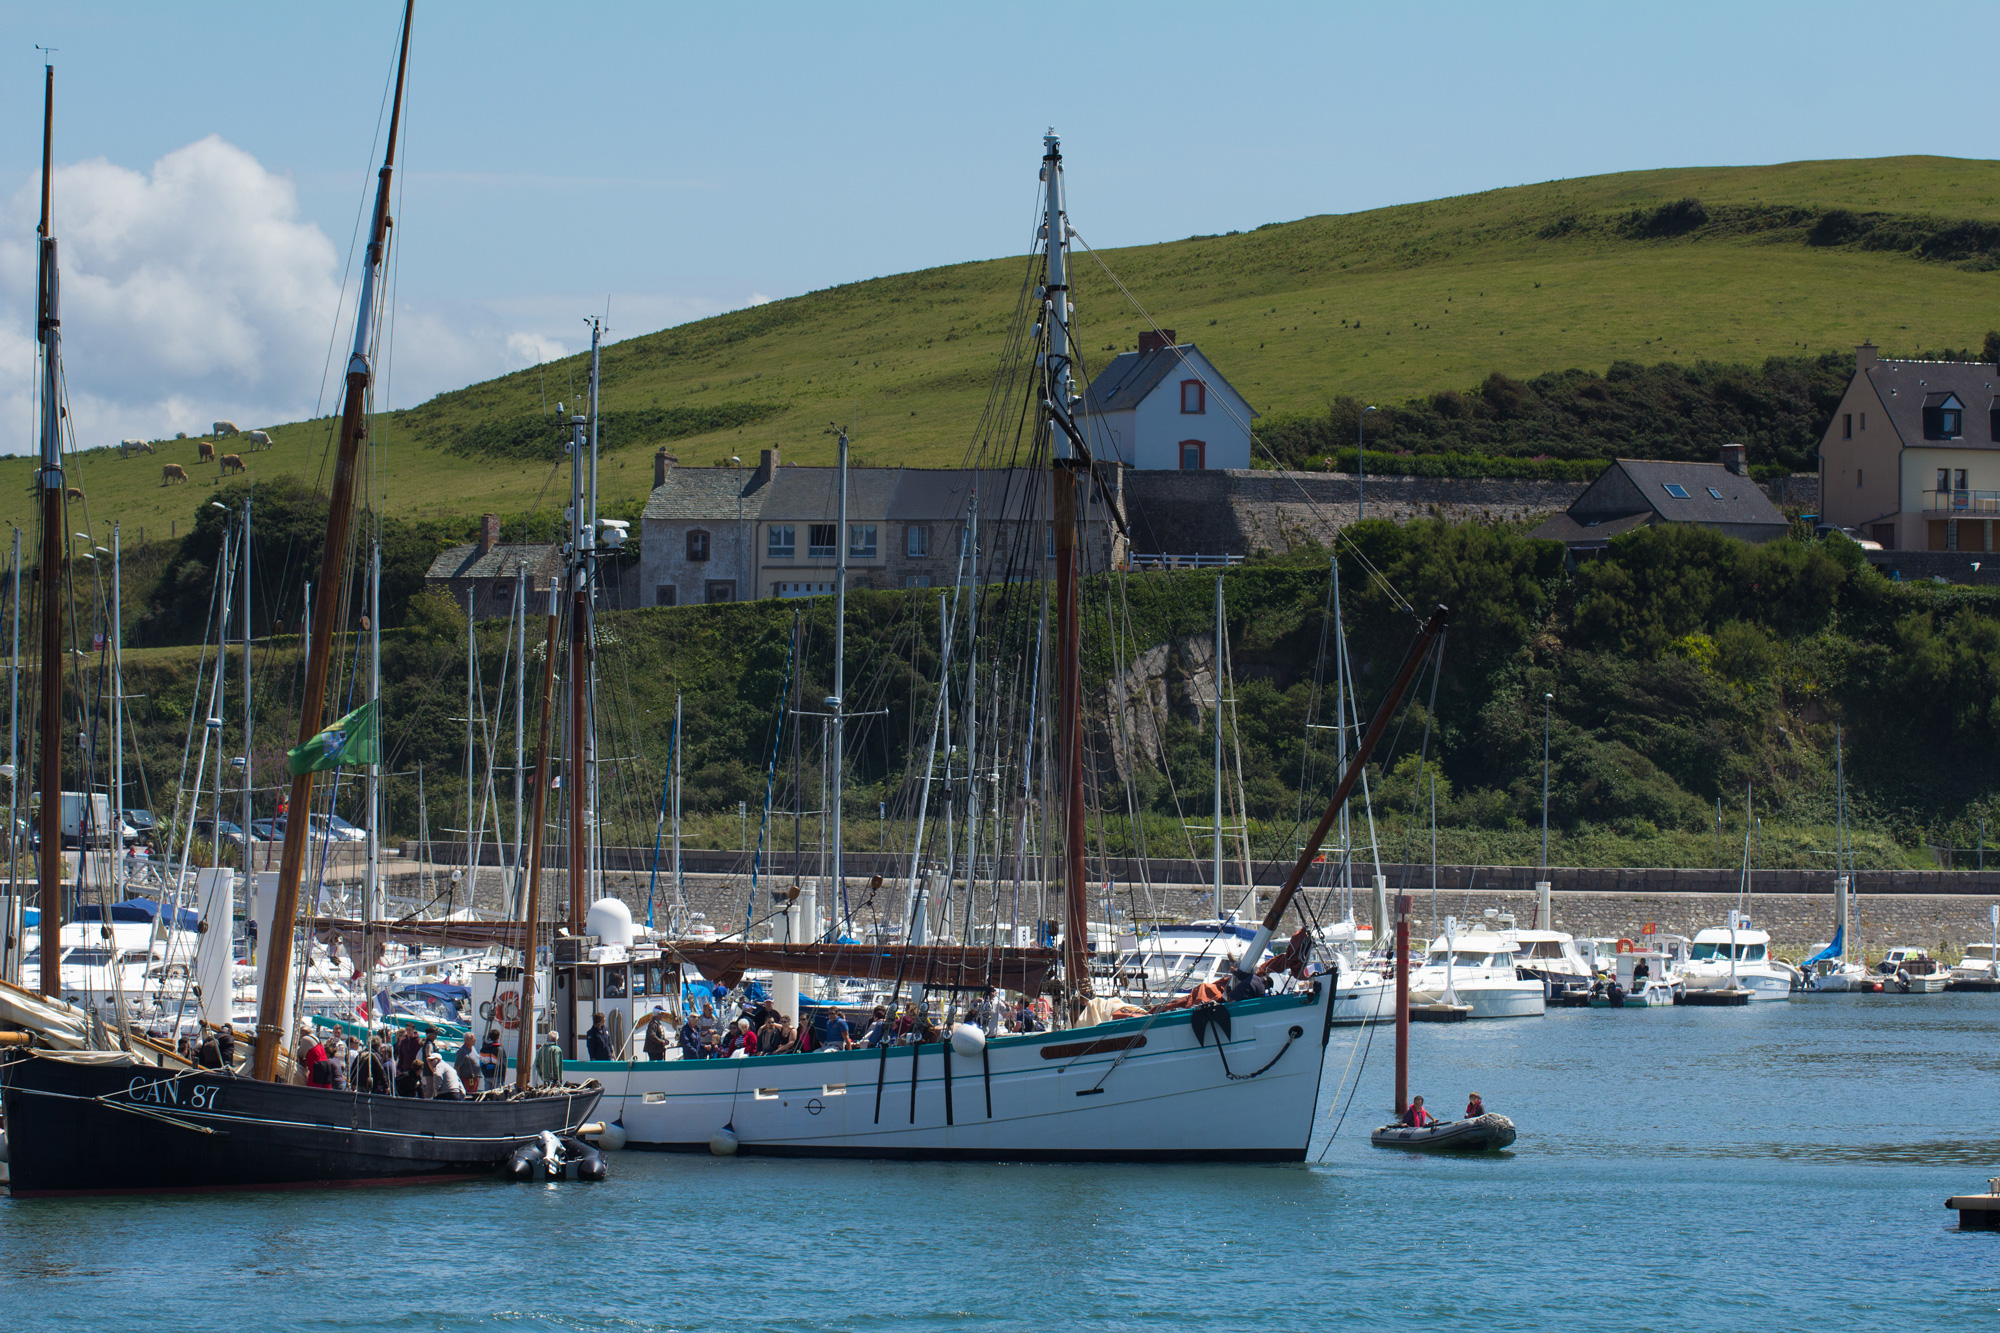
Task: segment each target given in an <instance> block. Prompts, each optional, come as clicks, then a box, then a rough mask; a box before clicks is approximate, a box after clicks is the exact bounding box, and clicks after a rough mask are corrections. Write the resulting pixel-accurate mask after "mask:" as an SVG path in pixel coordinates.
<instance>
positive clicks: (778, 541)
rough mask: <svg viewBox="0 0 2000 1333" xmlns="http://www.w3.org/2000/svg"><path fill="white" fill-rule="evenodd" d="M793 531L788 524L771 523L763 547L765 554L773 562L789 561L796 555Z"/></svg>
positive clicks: (796, 548) (796, 549)
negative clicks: (768, 535)
mask: <svg viewBox="0 0 2000 1333" xmlns="http://www.w3.org/2000/svg"><path fill="white" fill-rule="evenodd" d="M793 531H794V529H793V527H792V525H791V524H789V523H773V524H772V525H771V529H770V537H769V539H768V541H767V542H766V544H765V547H764V550H765V553H766V554H767V555H768V556H769V557H770V558H771V559H773V560H790V559H791V558H792V557H793V556H795V555H797V554H798V549H799V548H798V547H797V546H796V545H795V544H794V542H795V540H796V539H795V538H794V537H793V535H792V534H793Z"/></svg>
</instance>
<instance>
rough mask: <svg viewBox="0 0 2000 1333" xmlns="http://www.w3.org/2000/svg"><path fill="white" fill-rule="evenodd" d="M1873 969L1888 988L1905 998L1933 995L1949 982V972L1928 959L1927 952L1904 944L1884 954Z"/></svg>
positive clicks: (1938, 963) (1929, 954)
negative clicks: (1899, 992)
mask: <svg viewBox="0 0 2000 1333" xmlns="http://www.w3.org/2000/svg"><path fill="white" fill-rule="evenodd" d="M1875 970H1876V971H1877V972H1879V973H1880V974H1881V975H1882V978H1883V980H1884V981H1885V982H1886V983H1887V984H1888V985H1889V986H1890V987H1892V988H1893V989H1896V990H1899V991H1902V992H1903V993H1905V994H1908V995H1936V994H1938V993H1940V992H1941V991H1943V990H1944V987H1945V983H1946V982H1947V981H1949V980H1950V979H1951V973H1950V972H1949V971H1947V970H1946V968H1945V966H1944V965H1943V964H1942V963H1940V962H1938V961H1937V960H1936V959H1935V958H1932V957H1931V953H1930V950H1928V949H1918V948H1912V947H1909V946H1903V945H1899V946H1897V947H1896V948H1893V949H1890V950H1889V951H1888V952H1887V953H1885V954H1883V955H1882V961H1881V962H1879V963H1877V964H1876V965H1875Z"/></svg>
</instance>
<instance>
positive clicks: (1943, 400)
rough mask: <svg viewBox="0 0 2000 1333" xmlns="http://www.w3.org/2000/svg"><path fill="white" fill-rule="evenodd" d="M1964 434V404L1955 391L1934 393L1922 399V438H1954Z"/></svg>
mask: <svg viewBox="0 0 2000 1333" xmlns="http://www.w3.org/2000/svg"><path fill="white" fill-rule="evenodd" d="M1964 434H1965V404H1964V403H1961V402H1960V401H1959V400H1958V395H1957V394H1955V393H1934V394H1930V395H1929V396H1927V397H1926V398H1925V399H1924V438H1925V439H1927V440H1956V439H1958V438H1960V437H1961V436H1963V435H1964Z"/></svg>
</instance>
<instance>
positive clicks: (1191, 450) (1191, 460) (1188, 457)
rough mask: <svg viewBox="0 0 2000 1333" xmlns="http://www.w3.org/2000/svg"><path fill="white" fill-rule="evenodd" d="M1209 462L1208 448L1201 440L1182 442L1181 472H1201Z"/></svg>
mask: <svg viewBox="0 0 2000 1333" xmlns="http://www.w3.org/2000/svg"><path fill="white" fill-rule="evenodd" d="M1207 462H1208V446H1207V445H1206V444H1203V443H1202V442H1201V441H1200V440H1182V441H1181V471H1183V472H1199V471H1201V470H1202V468H1203V467H1205V466H1207Z"/></svg>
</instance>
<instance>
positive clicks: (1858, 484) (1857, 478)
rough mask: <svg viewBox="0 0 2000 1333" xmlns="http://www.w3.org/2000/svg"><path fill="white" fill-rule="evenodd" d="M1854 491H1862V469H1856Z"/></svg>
mask: <svg viewBox="0 0 2000 1333" xmlns="http://www.w3.org/2000/svg"><path fill="white" fill-rule="evenodd" d="M1854 489H1855V490H1857V491H1858V490H1860V489H1861V469H1860V468H1856V469H1854Z"/></svg>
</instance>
